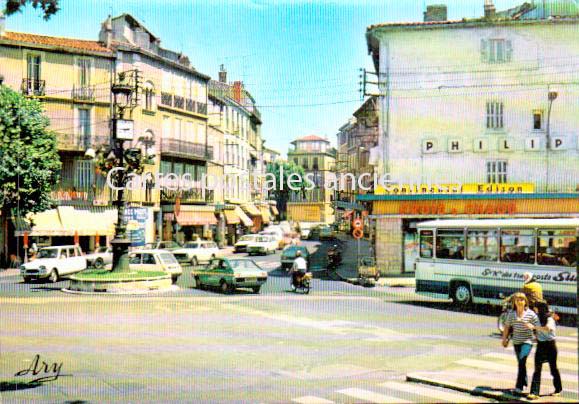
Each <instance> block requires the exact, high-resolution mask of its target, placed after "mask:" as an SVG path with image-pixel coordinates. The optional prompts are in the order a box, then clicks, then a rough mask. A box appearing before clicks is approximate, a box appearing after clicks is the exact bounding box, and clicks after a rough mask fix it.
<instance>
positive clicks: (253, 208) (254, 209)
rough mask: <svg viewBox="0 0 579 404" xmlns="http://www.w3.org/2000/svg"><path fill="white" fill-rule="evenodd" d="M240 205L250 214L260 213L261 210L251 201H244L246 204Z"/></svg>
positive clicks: (256, 214) (257, 214)
mask: <svg viewBox="0 0 579 404" xmlns="http://www.w3.org/2000/svg"><path fill="white" fill-rule="evenodd" d="M241 207H242V208H243V210H244V211H246V212H247V213H248V214H250V215H251V216H259V215H261V212H260V211H259V209H257V207H256V206H255V205H254V204H253V203H246V204H243V205H241Z"/></svg>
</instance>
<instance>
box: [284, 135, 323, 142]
mask: <svg viewBox="0 0 579 404" xmlns="http://www.w3.org/2000/svg"><path fill="white" fill-rule="evenodd" d="M319 140H321V141H324V142H328V143H330V142H329V141H328V139H324V138H323V137H321V136H318V135H307V136H303V137H300V138H297V139H296V140H294V141H293V142H292V143H294V142H301V141H306V142H308V141H319Z"/></svg>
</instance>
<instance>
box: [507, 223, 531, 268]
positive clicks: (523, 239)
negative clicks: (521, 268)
mask: <svg viewBox="0 0 579 404" xmlns="http://www.w3.org/2000/svg"><path fill="white" fill-rule="evenodd" d="M501 261H502V262H518V263H523V264H533V263H534V262H535V234H534V230H503V231H502V232H501Z"/></svg>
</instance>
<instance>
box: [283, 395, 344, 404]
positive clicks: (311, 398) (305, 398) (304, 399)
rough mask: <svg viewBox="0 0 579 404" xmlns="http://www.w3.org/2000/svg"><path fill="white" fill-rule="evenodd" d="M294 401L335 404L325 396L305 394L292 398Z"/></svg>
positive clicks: (304, 403) (306, 403)
mask: <svg viewBox="0 0 579 404" xmlns="http://www.w3.org/2000/svg"><path fill="white" fill-rule="evenodd" d="M292 401H293V402H294V403H299V404H334V402H333V401H330V400H326V399H325V398H321V397H316V396H303V397H298V398H294V399H292Z"/></svg>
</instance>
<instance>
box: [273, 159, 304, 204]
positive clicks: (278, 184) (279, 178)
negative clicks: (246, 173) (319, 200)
mask: <svg viewBox="0 0 579 404" xmlns="http://www.w3.org/2000/svg"><path fill="white" fill-rule="evenodd" d="M282 168H283V170H282ZM267 173H268V174H273V175H274V176H275V190H273V191H272V193H273V194H274V195H275V197H276V198H287V196H288V195H289V194H290V193H292V192H300V191H302V192H303V190H304V189H305V187H306V185H307V183H306V181H305V175H306V173H305V171H304V168H303V167H302V166H298V165H296V164H295V163H293V162H285V161H284V162H281V163H279V162H274V163H272V164H268V166H267ZM292 174H297V175H298V176H299V178H300V179H301V181H296V178H297V176H295V175H294V176H293V179H292V187H293V188H300V191H292V190H291V189H289V185H288V180H289V177H290V175H292ZM282 184H283V187H282ZM282 188H283V189H282Z"/></svg>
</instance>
